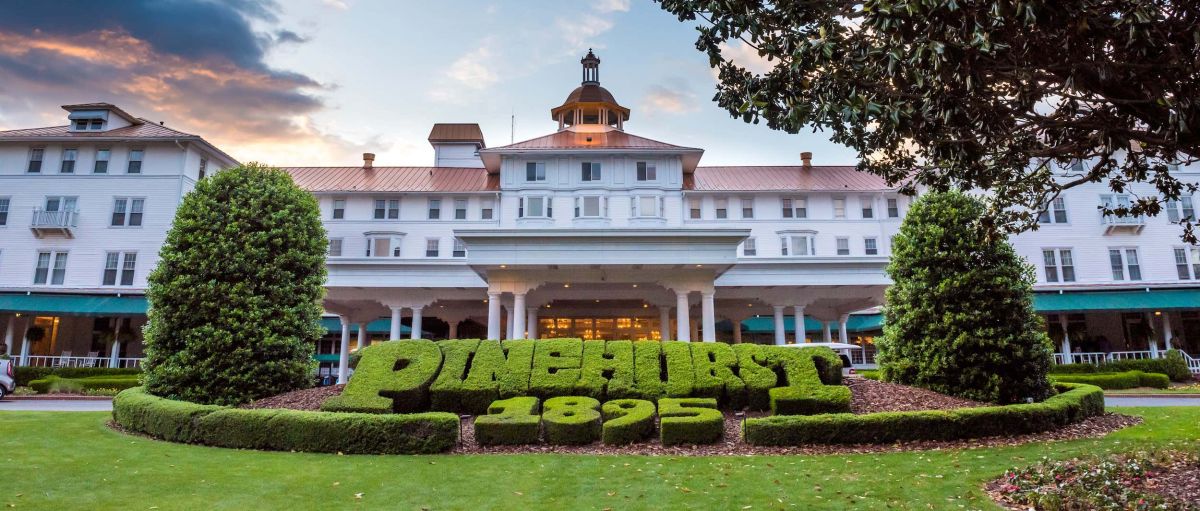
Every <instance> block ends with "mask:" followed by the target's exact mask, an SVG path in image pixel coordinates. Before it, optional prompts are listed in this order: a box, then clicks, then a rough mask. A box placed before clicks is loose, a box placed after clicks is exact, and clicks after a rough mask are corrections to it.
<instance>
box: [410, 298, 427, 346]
mask: <svg viewBox="0 0 1200 511" xmlns="http://www.w3.org/2000/svg"><path fill="white" fill-rule="evenodd" d="M424 310H425V307H421V306H417V307H413V308H412V316H413V318H412V335H411V336H409V337H410V338H412V339H420V338H421V312H422V311H424Z"/></svg>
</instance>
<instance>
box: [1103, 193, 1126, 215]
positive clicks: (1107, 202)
mask: <svg viewBox="0 0 1200 511" xmlns="http://www.w3.org/2000/svg"><path fill="white" fill-rule="evenodd" d="M1100 203H1101V205H1103V206H1104V207H1106V208H1108V209H1118V208H1125V209H1129V207H1130V206H1132V205H1133V201H1132V200H1131V199H1130V198H1129V196H1128V195H1125V194H1120V195H1110V194H1104V195H1101V196H1100ZM1113 220H1114V221H1120V220H1125V218H1114V219H1113Z"/></svg>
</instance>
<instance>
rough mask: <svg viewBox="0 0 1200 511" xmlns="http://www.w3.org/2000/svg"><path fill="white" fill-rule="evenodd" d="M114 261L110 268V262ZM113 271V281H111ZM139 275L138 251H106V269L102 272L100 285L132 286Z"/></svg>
mask: <svg viewBox="0 0 1200 511" xmlns="http://www.w3.org/2000/svg"><path fill="white" fill-rule="evenodd" d="M110 262H112V263H114V264H113V266H112V267H111V268H110V267H109V263H110ZM109 272H112V282H111V283H110V282H109V279H108V277H109ZM136 275H137V252H136V251H132V250H110V251H107V252H105V253H104V270H103V271H102V272H101V274H100V285H101V286H107V287H128V286H132V285H133V283H134V279H135V278H136Z"/></svg>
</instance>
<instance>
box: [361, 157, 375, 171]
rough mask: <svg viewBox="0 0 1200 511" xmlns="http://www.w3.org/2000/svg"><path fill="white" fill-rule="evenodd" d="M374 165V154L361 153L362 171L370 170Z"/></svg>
mask: <svg viewBox="0 0 1200 511" xmlns="http://www.w3.org/2000/svg"><path fill="white" fill-rule="evenodd" d="M374 165H375V153H363V169H371V168H373V167H374Z"/></svg>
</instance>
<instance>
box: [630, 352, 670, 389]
mask: <svg viewBox="0 0 1200 511" xmlns="http://www.w3.org/2000/svg"><path fill="white" fill-rule="evenodd" d="M662 363H663V361H662V343H661V342H658V341H635V342H634V343H633V392H634V394H636V397H638V398H641V399H646V400H649V401H652V402H653V401H658V399H659V398H661V397H663V392H664V387H665V385H664V383H663V378H662V375H663V367H662Z"/></svg>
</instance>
